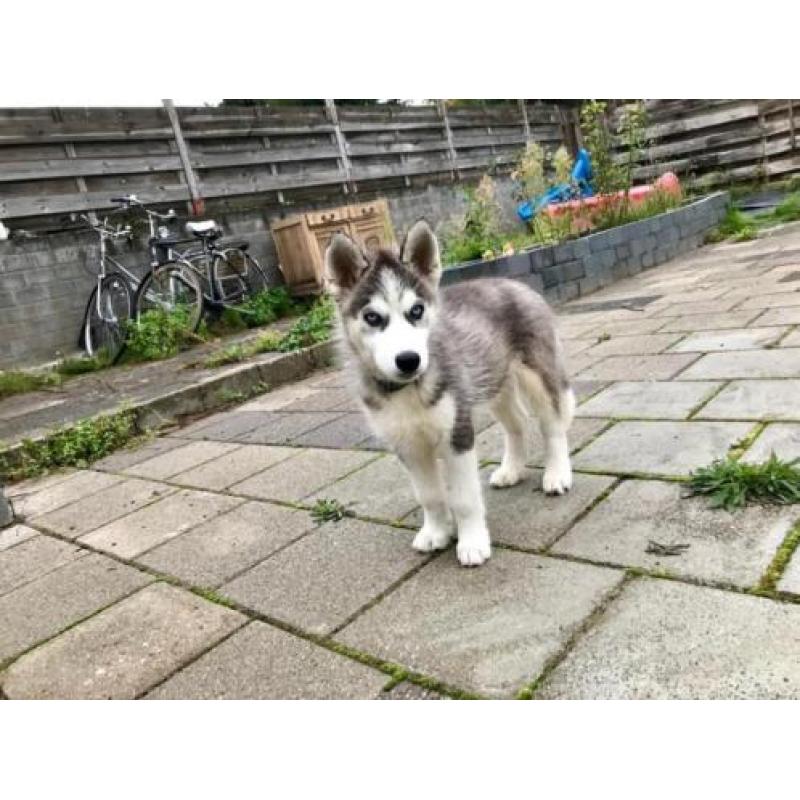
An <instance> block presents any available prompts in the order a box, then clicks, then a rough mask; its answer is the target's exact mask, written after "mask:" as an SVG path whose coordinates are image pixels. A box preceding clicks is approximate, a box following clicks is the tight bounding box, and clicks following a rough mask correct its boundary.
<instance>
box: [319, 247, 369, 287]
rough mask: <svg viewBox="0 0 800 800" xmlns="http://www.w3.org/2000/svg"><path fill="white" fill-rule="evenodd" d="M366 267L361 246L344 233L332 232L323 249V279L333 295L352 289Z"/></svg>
mask: <svg viewBox="0 0 800 800" xmlns="http://www.w3.org/2000/svg"><path fill="white" fill-rule="evenodd" d="M366 268H367V259H366V257H365V256H364V253H363V252H362V251H361V248H360V247H359V246H358V245H357V244H356V243H355V242H354V241H353V240H352V239H351V238H350V237H349V236H347V235H346V234H344V233H334V234H333V238H332V239H331V242H330V244H329V245H328V249H327V250H326V251H325V279H326V281H327V284H328V287H329V289H330V290H331V292H332V294H333V295H334V296H335V297H340V296H341V295H343V294H346V293H347V292H348V291H350V289H352V288H353V287H354V286H355V285H356V282H357V281H358V278H359V276H360V275H361V273H362V272H363V271H364V270H365V269H366Z"/></svg>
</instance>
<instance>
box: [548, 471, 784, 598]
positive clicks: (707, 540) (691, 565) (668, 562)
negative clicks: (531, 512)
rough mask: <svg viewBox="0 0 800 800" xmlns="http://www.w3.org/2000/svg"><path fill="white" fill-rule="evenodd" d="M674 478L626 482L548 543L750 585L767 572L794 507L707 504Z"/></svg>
mask: <svg viewBox="0 0 800 800" xmlns="http://www.w3.org/2000/svg"><path fill="white" fill-rule="evenodd" d="M684 495H685V489H684V487H683V486H682V485H680V484H675V483H665V482H663V481H644V480H633V481H625V482H624V483H622V484H621V485H620V486H618V487H617V488H616V489H614V491H613V492H611V494H610V495H609V496H608V497H607V498H606V499H605V500H603V501H602V502H601V503H600V504H599V505H598V506H596V507H595V508H593V509H592V510H591V511H590V512H589V514H587V515H586V516H585V517H584V518H583V519H581V520H579V521H578V522H577V523H576V524H575V526H574V527H573V528H572V529H571V530H570V531H569V532H568V533H567V534H566V535H565V536H564V537H563V538H562V539H560V540H559V541H558V542H556V544H555V546H554V547H553V552H555V553H562V554H567V555H573V556H578V557H580V558H586V559H589V560H590V561H598V562H602V563H607V564H615V565H619V566H626V567H642V568H644V569H648V570H653V571H662V572H665V573H668V574H670V575H676V576H680V577H688V578H695V579H699V580H705V581H717V582H719V583H725V584H730V585H732V586H739V587H741V588H749V587H751V586H755V585H756V584H757V583H758V581H759V579H760V578H761V576H762V575H763V574H764V572H766V569H767V567H768V566H769V564H770V562H771V561H772V558H773V556H774V555H775V551H776V550H777V549H778V547H779V546H780V544H781V543H782V542H783V540H784V538H785V537H786V534H787V533H788V532H789V531H790V530H791V528H792V526H793V525H794V522H795V520H796V519H797V518H798V517H800V512H798V510H797V509H792V508H791V507H786V506H779V507H761V506H751V507H749V508H745V509H741V510H739V511H736V512H728V511H723V510H722V509H712V508H710V507H709V502H708V499H707V498H705V497H693V498H687V497H685V496H684ZM651 541H654V542H656V543H658V544H663V545H674V544H687V545H689V546H688V548H686V550H684V552H683V553H681V554H680V555H675V556H659V555H653V554H648V553H647V548H648V544H649V543H650V542H651Z"/></svg>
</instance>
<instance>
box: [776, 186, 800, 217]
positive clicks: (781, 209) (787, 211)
mask: <svg viewBox="0 0 800 800" xmlns="http://www.w3.org/2000/svg"><path fill="white" fill-rule="evenodd" d="M771 216H772V218H773V219H774V220H776V221H777V222H794V221H795V220H798V219H800V192H796V193H794V194H790V195H788V196H787V197H786V198H784V199H783V200H782V201H781V202H780V203H779V204H778V205H777V206H776V207H775V208H774V209H772V215H771Z"/></svg>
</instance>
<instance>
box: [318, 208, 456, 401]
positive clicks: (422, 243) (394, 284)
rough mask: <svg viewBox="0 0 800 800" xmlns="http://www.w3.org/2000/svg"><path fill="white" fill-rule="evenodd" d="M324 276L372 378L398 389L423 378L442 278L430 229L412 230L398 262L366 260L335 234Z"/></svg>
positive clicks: (387, 257)
mask: <svg viewBox="0 0 800 800" xmlns="http://www.w3.org/2000/svg"><path fill="white" fill-rule="evenodd" d="M325 270H326V278H327V282H328V286H329V288H330V290H331V292H332V293H333V295H334V296H335V297H336V301H337V304H338V308H339V314H340V317H341V320H342V328H343V331H344V335H345V337H346V339H347V342H348V344H349V345H350V347H351V348H352V350H353V351H354V352H355V353H356V355H357V356H358V357H359V359H360V360H361V362H362V364H363V365H364V366H365V367H366V368H367V369H368V370H369V371H370V372H371V374H372V375H373V376H374V377H376V378H378V379H379V380H382V381H386V382H389V383H392V384H401V385H402V384H405V383H410V382H412V381H414V380H416V379H417V378H419V377H420V376H421V375H423V374H424V373H425V370H426V369H427V368H428V363H429V351H428V338H429V335H430V331H431V327H432V325H433V323H434V322H435V319H436V311H437V306H436V287H437V285H438V282H439V276H440V273H441V267H440V262H439V246H438V243H437V241H436V237H435V236H434V234H433V231H431V229H430V227H429V226H428V224H427V223H426V222H418V223H416V224H415V225H414V226H413V227H412V228H411V230H410V231H409V232H408V235H407V236H406V240H405V242H404V244H403V247H402V250H401V253H400V256H399V257H398V256H396V255H395V254H394V253H392V252H389V251H386V250H379V251H378V252H377V253H376V254H375V255H374V256H373V257H370V258H368V257H367V256H366V255H364V253H363V252H362V251H361V249H360V248H359V247H358V245H357V244H356V243H355V242H354V241H353V240H352V239H350V238H349V237H347V236H345V235H344V234H336V235H335V236H334V237H333V239H332V240H331V243H330V245H329V247H328V250H327V252H326V254H325Z"/></svg>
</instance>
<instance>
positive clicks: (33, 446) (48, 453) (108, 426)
mask: <svg viewBox="0 0 800 800" xmlns="http://www.w3.org/2000/svg"><path fill="white" fill-rule="evenodd" d="M135 429H136V425H135V417H134V413H133V412H132V411H130V410H126V411H121V412H119V413H118V414H114V415H111V416H101V417H95V418H94V419H84V420H81V421H80V422H78V423H76V424H75V425H73V426H71V427H69V428H62V429H60V430H57V431H55V432H54V433H53V434H51V435H49V436H48V437H47V438H46V439H45V440H43V441H36V442H35V441H32V440H30V439H25V440H24V441H23V442H22V451H21V453H20V455H19V458H18V463H16V464H15V465H14V466H11V457H10V456H6V458H3V457H2V456H0V476H3V477H8V478H14V479H16V478H30V477H34V476H36V475H41V474H42V473H43V472H46V471H47V470H49V469H56V468H58V467H84V466H86V465H87V464H89V463H91V462H92V461H96V460H97V459H99V458H103V457H104V456H106V455H108V454H109V453H111V452H113V451H114V450H117V449H119V448H120V447H122V446H123V445H125V444H126V443H127V442H128V441H129V440H130V439H131V438H132V437H133V436H134V434H135Z"/></svg>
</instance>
